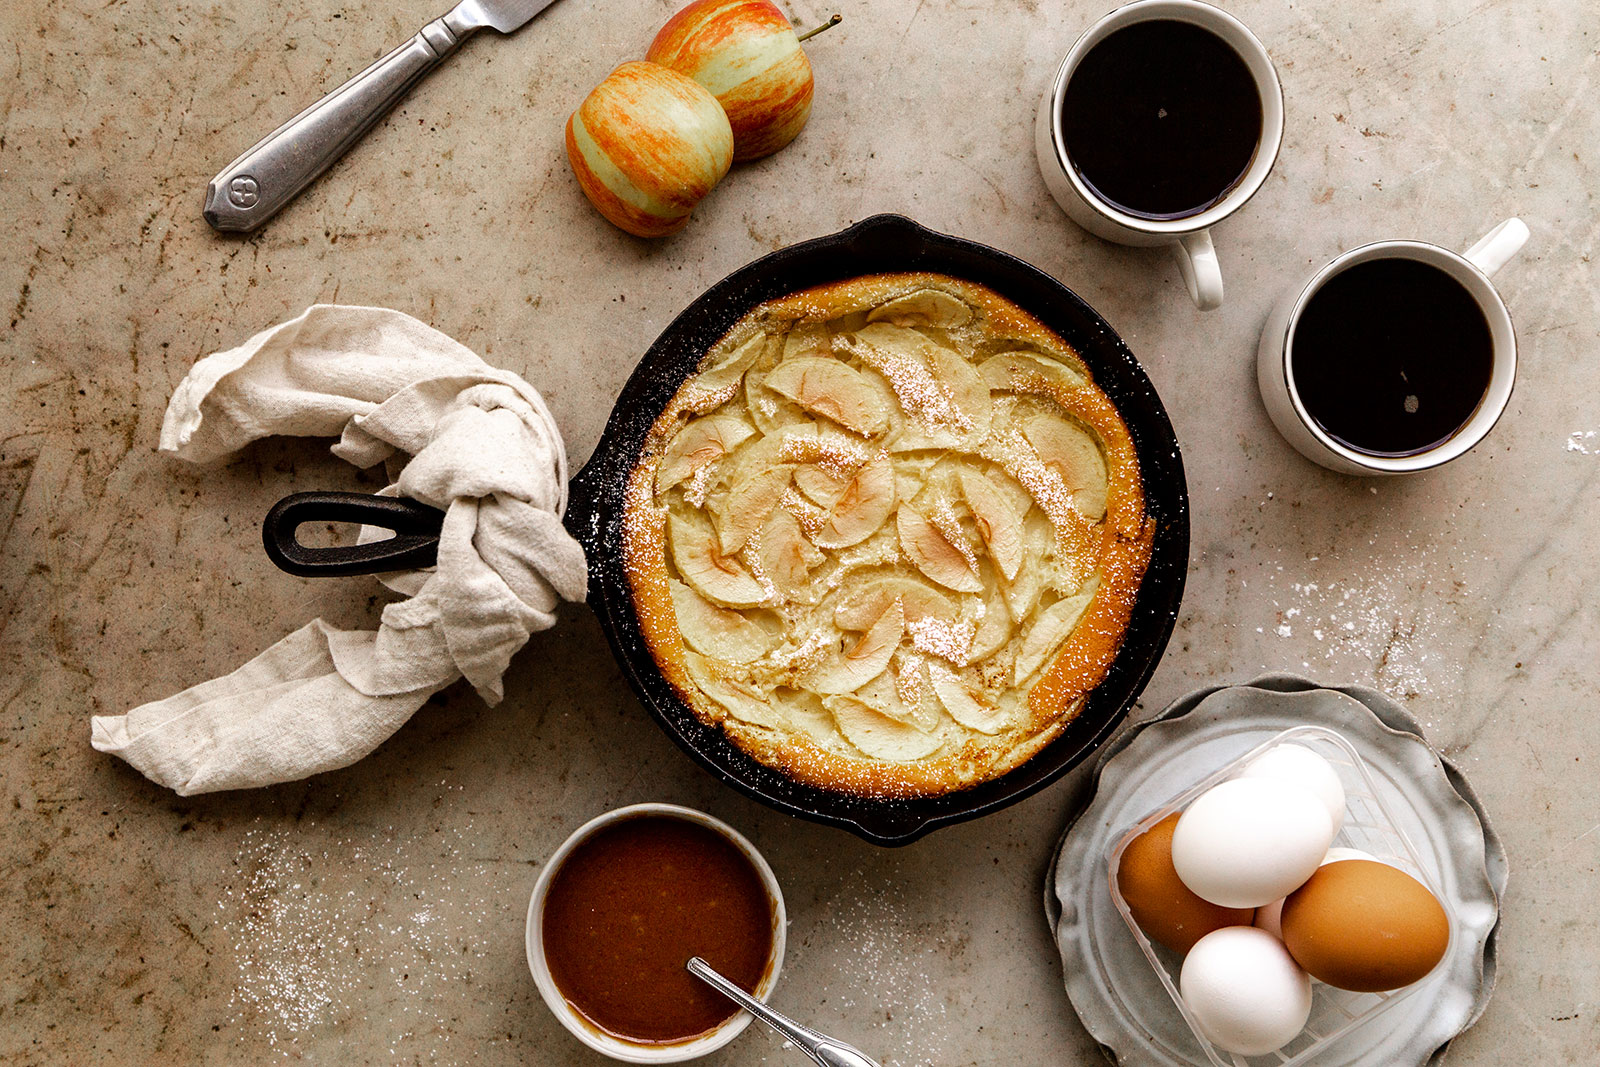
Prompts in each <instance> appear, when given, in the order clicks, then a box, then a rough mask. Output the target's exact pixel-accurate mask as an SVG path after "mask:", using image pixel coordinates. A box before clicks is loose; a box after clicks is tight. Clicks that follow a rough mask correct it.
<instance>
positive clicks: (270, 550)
mask: <svg viewBox="0 0 1600 1067" xmlns="http://www.w3.org/2000/svg"><path fill="white" fill-rule="evenodd" d="M308 522H358V523H363V524H365V525H367V526H377V527H380V528H382V529H385V530H393V531H394V536H393V537H390V538H387V539H385V540H382V541H373V542H371V543H369V544H365V545H343V546H339V547H334V548H310V547H308V546H306V545H302V544H301V543H300V542H299V541H298V540H297V539H296V538H295V532H296V531H297V530H298V529H299V528H300V527H301V526H302V525H304V524H305V523H308ZM443 525H444V512H442V511H440V510H439V509H438V508H433V507H429V506H428V505H427V504H423V503H420V502H419V501H416V500H408V499H406V498H404V497H396V496H372V495H370V494H368V493H293V494H291V495H289V496H286V497H284V498H283V499H282V500H280V501H278V502H277V503H276V504H274V505H273V506H272V510H271V511H269V512H267V517H266V519H265V520H263V522H262V524H261V541H262V544H263V545H264V546H265V547H266V550H267V558H268V559H270V560H272V562H273V563H275V564H276V565H277V566H278V569H279V570H284V571H288V572H289V573H290V574H298V575H300V576H301V577H303V578H325V577H327V578H331V577H339V576H343V575H350V574H380V573H382V572H384V571H403V570H413V569H415V568H417V567H431V566H433V564H434V563H435V562H436V561H437V560H438V555H439V530H440V528H441V527H443Z"/></svg>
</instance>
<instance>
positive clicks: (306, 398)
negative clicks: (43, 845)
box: [91, 304, 587, 796]
mask: <svg viewBox="0 0 1600 1067" xmlns="http://www.w3.org/2000/svg"><path fill="white" fill-rule="evenodd" d="M274 434H287V435H292V436H316V437H332V436H336V435H337V436H338V437H339V441H338V443H337V444H335V445H334V446H333V452H334V454H335V455H337V456H339V457H341V458H343V459H345V460H348V461H349V462H351V463H354V464H355V465H357V466H359V467H369V466H372V465H374V464H377V463H380V462H387V463H388V465H389V469H390V473H391V476H392V475H393V473H394V471H395V470H398V472H399V474H398V477H397V478H395V480H394V482H393V484H392V485H390V486H389V487H387V488H386V489H385V490H383V493H384V494H388V495H396V494H398V495H401V496H407V497H411V498H413V499H416V500H420V501H422V502H423V503H426V504H431V505H433V506H434V507H437V508H441V509H444V510H445V519H444V528H443V531H442V533H441V535H440V538H439V558H438V563H437V565H436V566H435V567H432V568H429V569H427V570H420V571H404V572H397V573H395V574H391V575H386V576H384V578H383V581H384V582H385V584H387V585H389V586H390V587H391V588H393V589H396V590H397V591H399V592H402V593H405V594H407V596H408V597H409V599H407V600H403V601H399V602H397V603H393V604H390V605H388V606H387V607H385V608H384V609H383V615H382V620H381V624H380V625H379V627H378V629H377V630H375V631H374V630H341V629H339V628H337V627H334V626H331V625H329V624H328V623H326V622H324V621H322V620H321V619H314V620H312V621H311V622H309V623H307V624H306V625H305V626H303V627H302V628H300V629H299V630H296V631H295V632H294V633H292V634H290V635H289V636H288V637H285V638H284V639H283V640H281V641H279V642H278V643H277V644H275V645H273V646H272V647H270V648H268V649H267V650H266V651H265V652H262V653H261V654H260V655H258V656H257V657H256V658H255V659H253V660H251V661H250V662H248V663H246V664H245V665H244V666H242V667H240V668H239V669H238V670H236V671H234V672H233V673H231V674H228V675H225V676H223V677H221V678H216V679H213V680H212V681H209V682H204V683H202V684H200V685H197V686H195V687H194V688H192V689H187V690H185V691H184V692H182V693H179V694H177V695H176V696H172V697H168V698H167V699H166V700H158V701H155V702H154V703H150V704H144V705H142V706H140V707H137V708H134V709H133V710H132V711H130V712H128V713H127V714H126V715H106V716H95V717H94V720H93V725H92V734H91V744H93V745H94V747H95V748H97V749H99V750H100V751H102V752H110V753H113V754H115V755H117V756H120V757H121V758H122V759H125V760H127V761H128V762H129V763H130V764H132V765H133V766H134V767H135V768H137V769H138V770H139V771H140V772H141V773H143V774H144V775H145V776H146V777H148V778H150V779H151V780H152V781H155V782H158V783H160V784H161V785H164V786H167V787H168V788H170V789H173V790H176V791H177V792H178V793H179V794H180V795H183V796H189V795H191V794H195V793H206V792H212V791H215V790H220V789H244V788H250V787H253V786H262V785H270V784H272V783H274V782H287V781H293V780H295V779H299V778H305V777H307V776H309V775H313V774H317V773H319V772H322V771H329V770H333V769H335V768H338V767H344V766H347V765H349V764H351V763H354V762H355V761H356V760H359V759H360V758H361V757H363V756H365V755H367V753H369V752H371V751H372V750H373V749H375V748H376V747H377V746H378V745H379V744H381V743H382V742H383V741H384V740H385V739H386V738H388V737H389V736H390V735H391V734H393V733H394V732H395V731H396V730H398V729H399V728H400V726H401V725H402V724H403V723H405V721H406V720H407V719H409V718H410V717H411V715H412V713H414V712H415V711H416V710H417V709H418V708H419V707H421V706H422V704H423V702H424V701H426V700H427V699H428V697H429V696H431V695H432V694H433V693H435V692H437V691H438V690H440V689H443V688H444V687H445V686H447V685H449V684H450V683H451V682H453V681H455V680H456V679H457V678H460V677H462V676H465V677H466V678H467V680H468V681H470V682H471V683H472V685H473V687H474V688H475V689H476V690H477V691H478V694H479V696H481V697H482V698H483V699H484V701H485V702H487V703H488V704H490V705H494V704H497V703H499V701H500V699H501V696H502V695H503V691H502V688H501V675H502V674H503V673H504V672H505V669H506V666H507V664H508V663H509V662H510V660H511V657H512V655H513V654H515V653H516V651H517V650H518V649H520V648H521V647H522V646H523V644H525V643H526V642H527V640H528V636H529V635H530V634H532V633H534V632H535V631H538V630H543V629H546V628H548V627H549V626H551V625H552V624H553V623H554V621H555V609H556V607H557V605H558V604H559V602H560V601H561V600H572V601H581V600H583V598H584V593H585V591H586V588H587V568H586V564H585V560H584V555H583V549H582V547H581V546H580V545H579V544H578V542H577V541H575V540H573V538H572V537H571V535H570V534H568V533H567V531H566V529H565V528H564V527H563V526H562V525H561V514H562V512H563V511H564V510H565V508H566V503H567V455H566V449H565V447H564V445H563V444H562V441H561V434H560V431H559V430H557V428H556V425H555V422H554V420H553V419H552V418H551V417H550V412H549V411H548V409H546V407H545V405H544V400H543V399H542V398H541V397H540V396H539V393H538V391H537V390H535V389H534V388H533V386H531V385H529V384H528V383H527V382H525V381H523V380H522V379H521V378H520V377H518V376H517V375H515V374H512V373H511V372H509V371H504V370H498V369H496V368H494V367H491V366H490V365H489V364H487V363H485V362H484V361H483V360H481V359H479V358H478V357H477V356H476V355H474V354H473V353H472V352H470V351H469V350H467V349H466V348H465V347H463V346H462V345H460V344H458V343H457V342H455V341H454V340H452V339H450V338H449V337H446V336H445V335H444V334H442V333H440V332H439V331H437V330H435V329H433V328H432V327H430V326H427V325H425V324H423V323H421V322H418V321H417V320H416V319H414V318H411V317H410V316H408V315H403V314H401V313H400V312H398V311H391V310H388V309H385V308H369V307H344V306H337V305H327V304H318V305H314V306H312V307H310V308H308V309H307V310H306V311H305V312H304V313H303V314H301V315H300V316H299V317H298V318H295V319H292V320H290V321H288V322H285V323H282V324H280V325H278V326H274V327H272V328H271V329H269V330H266V331H264V332H262V333H259V334H257V335H256V336H254V337H252V338H250V340H249V341H247V342H245V343H244V344H243V345H240V346H239V347H238V348H232V349H229V350H227V351H226V352H218V353H216V354H215V355H211V356H207V357H206V358H204V359H202V360H200V361H199V362H198V363H196V364H195V365H194V367H193V368H192V369H191V370H190V371H189V373H188V375H187V376H186V377H185V378H184V380H183V381H182V382H180V383H179V384H178V388H177V390H176V391H175V392H174V393H173V396H172V400H171V402H170V403H169V404H168V406H167V414H166V419H165V421H164V422H163V424H162V427H161V450H162V451H163V452H168V453H171V454H173V455H175V456H178V457H179V458H181V459H184V460H187V461H189V462H192V463H210V462H215V461H217V460H220V459H223V458H224V457H226V456H228V455H229V454H231V453H233V452H235V451H237V450H238V449H240V448H242V447H244V446H245V445H246V444H248V443H250V442H251V441H255V440H257V439H259V438H262V437H269V436H272V435H274ZM361 536H362V539H363V540H371V539H374V538H376V537H378V536H381V535H380V534H379V532H378V531H375V530H369V529H365V528H364V529H363V531H362V535H361Z"/></svg>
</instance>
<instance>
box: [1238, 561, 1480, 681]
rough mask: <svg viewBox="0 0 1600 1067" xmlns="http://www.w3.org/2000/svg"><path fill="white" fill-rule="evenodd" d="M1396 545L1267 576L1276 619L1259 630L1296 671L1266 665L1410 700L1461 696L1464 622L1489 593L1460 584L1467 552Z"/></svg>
mask: <svg viewBox="0 0 1600 1067" xmlns="http://www.w3.org/2000/svg"><path fill="white" fill-rule="evenodd" d="M1389 539H1391V540H1392V541H1394V542H1398V543H1386V544H1384V545H1383V546H1382V551H1381V555H1374V554H1373V550H1374V549H1375V548H1376V547H1377V541H1378V539H1377V538H1374V539H1372V540H1371V541H1369V542H1368V543H1367V544H1365V545H1357V546H1351V547H1349V548H1348V549H1343V550H1341V551H1340V552H1339V555H1338V557H1337V558H1333V557H1331V556H1330V557H1329V558H1323V557H1319V556H1316V555H1312V556H1308V557H1307V558H1306V559H1304V560H1303V561H1299V562H1297V563H1295V564H1288V563H1272V562H1268V563H1265V564H1264V565H1263V566H1262V568H1261V570H1259V571H1257V574H1258V575H1262V576H1263V577H1264V582H1263V585H1264V589H1263V590H1262V593H1263V596H1262V600H1261V601H1260V603H1261V604H1262V607H1263V608H1265V610H1266V611H1267V612H1268V613H1269V614H1268V615H1267V616H1266V617H1265V618H1262V617H1260V616H1257V617H1256V618H1255V619H1253V620H1252V621H1251V623H1250V625H1251V628H1252V629H1253V630H1254V631H1255V632H1256V633H1258V634H1262V635H1264V636H1267V637H1271V638H1275V639H1277V640H1282V641H1284V642H1285V644H1289V645H1291V646H1292V647H1293V649H1294V652H1292V653H1291V654H1290V657H1289V658H1288V662H1285V660H1284V659H1279V660H1278V661H1277V662H1275V663H1268V664H1264V666H1266V667H1283V666H1289V667H1293V666H1296V665H1298V666H1299V667H1300V668H1301V669H1302V670H1305V671H1307V672H1309V673H1311V674H1312V675H1313V676H1314V677H1318V678H1322V679H1325V680H1327V681H1329V682H1330V683H1336V682H1340V681H1356V682H1361V683H1364V684H1367V685H1373V686H1375V687H1376V688H1379V689H1382V690H1383V691H1384V692H1386V693H1388V694H1389V695H1390V696H1393V697H1397V698H1399V699H1402V700H1411V699H1415V698H1423V699H1425V700H1435V699H1442V698H1449V697H1451V696H1453V695H1455V694H1457V693H1458V692H1459V691H1460V688H1461V686H1462V684H1463V673H1464V670H1465V666H1466V661H1467V656H1468V654H1469V649H1468V648H1467V647H1466V646H1465V645H1464V644H1463V643H1462V640H1461V639H1459V638H1454V637H1452V636H1451V635H1453V634H1461V633H1463V632H1464V630H1463V627H1462V626H1461V621H1462V620H1461V618H1460V616H1461V615H1462V614H1464V613H1472V612H1474V611H1477V610H1479V609H1480V608H1481V604H1479V603H1478V602H1477V597H1478V596H1480V595H1481V594H1480V593H1478V592H1477V591H1475V590H1473V589H1471V588H1468V587H1467V585H1466V583H1465V582H1463V581H1461V580H1458V579H1457V578H1455V577H1454V575H1455V573H1456V567H1455V564H1456V563H1458V562H1459V561H1460V558H1461V556H1462V550H1461V548H1460V546H1450V545H1449V544H1448V543H1446V542H1441V541H1440V540H1439V539H1438V538H1437V536H1421V535H1412V534H1409V533H1405V532H1399V531H1396V532H1394V533H1392V534H1390V535H1389ZM1258 580H1261V579H1260V578H1258ZM1250 584H1251V585H1254V584H1255V583H1254V582H1252V583H1250ZM1257 610H1261V609H1257Z"/></svg>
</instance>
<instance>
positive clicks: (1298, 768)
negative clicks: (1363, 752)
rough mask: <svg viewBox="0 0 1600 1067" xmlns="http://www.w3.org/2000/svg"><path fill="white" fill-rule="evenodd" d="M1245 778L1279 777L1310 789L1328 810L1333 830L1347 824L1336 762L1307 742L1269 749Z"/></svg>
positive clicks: (1250, 766)
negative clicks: (1305, 743) (1328, 759)
mask: <svg viewBox="0 0 1600 1067" xmlns="http://www.w3.org/2000/svg"><path fill="white" fill-rule="evenodd" d="M1241 777H1244V778H1278V779H1281V780H1283V781H1285V782H1291V783H1293V784H1295V785H1298V786H1301V787H1302V788H1305V789H1309V790H1311V791H1312V792H1313V793H1315V794H1316V795H1317V799H1318V800H1321V801H1322V803H1323V804H1324V805H1325V806H1326V807H1327V809H1328V815H1329V817H1331V818H1332V819H1333V832H1334V833H1338V832H1339V828H1340V827H1341V826H1343V825H1344V786H1343V785H1342V784H1341V783H1340V781H1339V772H1338V771H1336V770H1334V769H1333V764H1331V763H1329V762H1328V761H1327V760H1325V759H1323V758H1322V757H1321V756H1319V755H1317V754H1316V753H1315V752H1313V751H1311V750H1310V749H1309V748H1306V747H1305V746H1304V745H1278V746H1277V747H1276V748H1269V749H1267V751H1265V752H1263V753H1261V755H1259V756H1257V757H1256V758H1255V759H1253V760H1251V761H1250V765H1249V766H1248V767H1246V768H1245V769H1244V774H1243V775H1242V776H1241Z"/></svg>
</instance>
